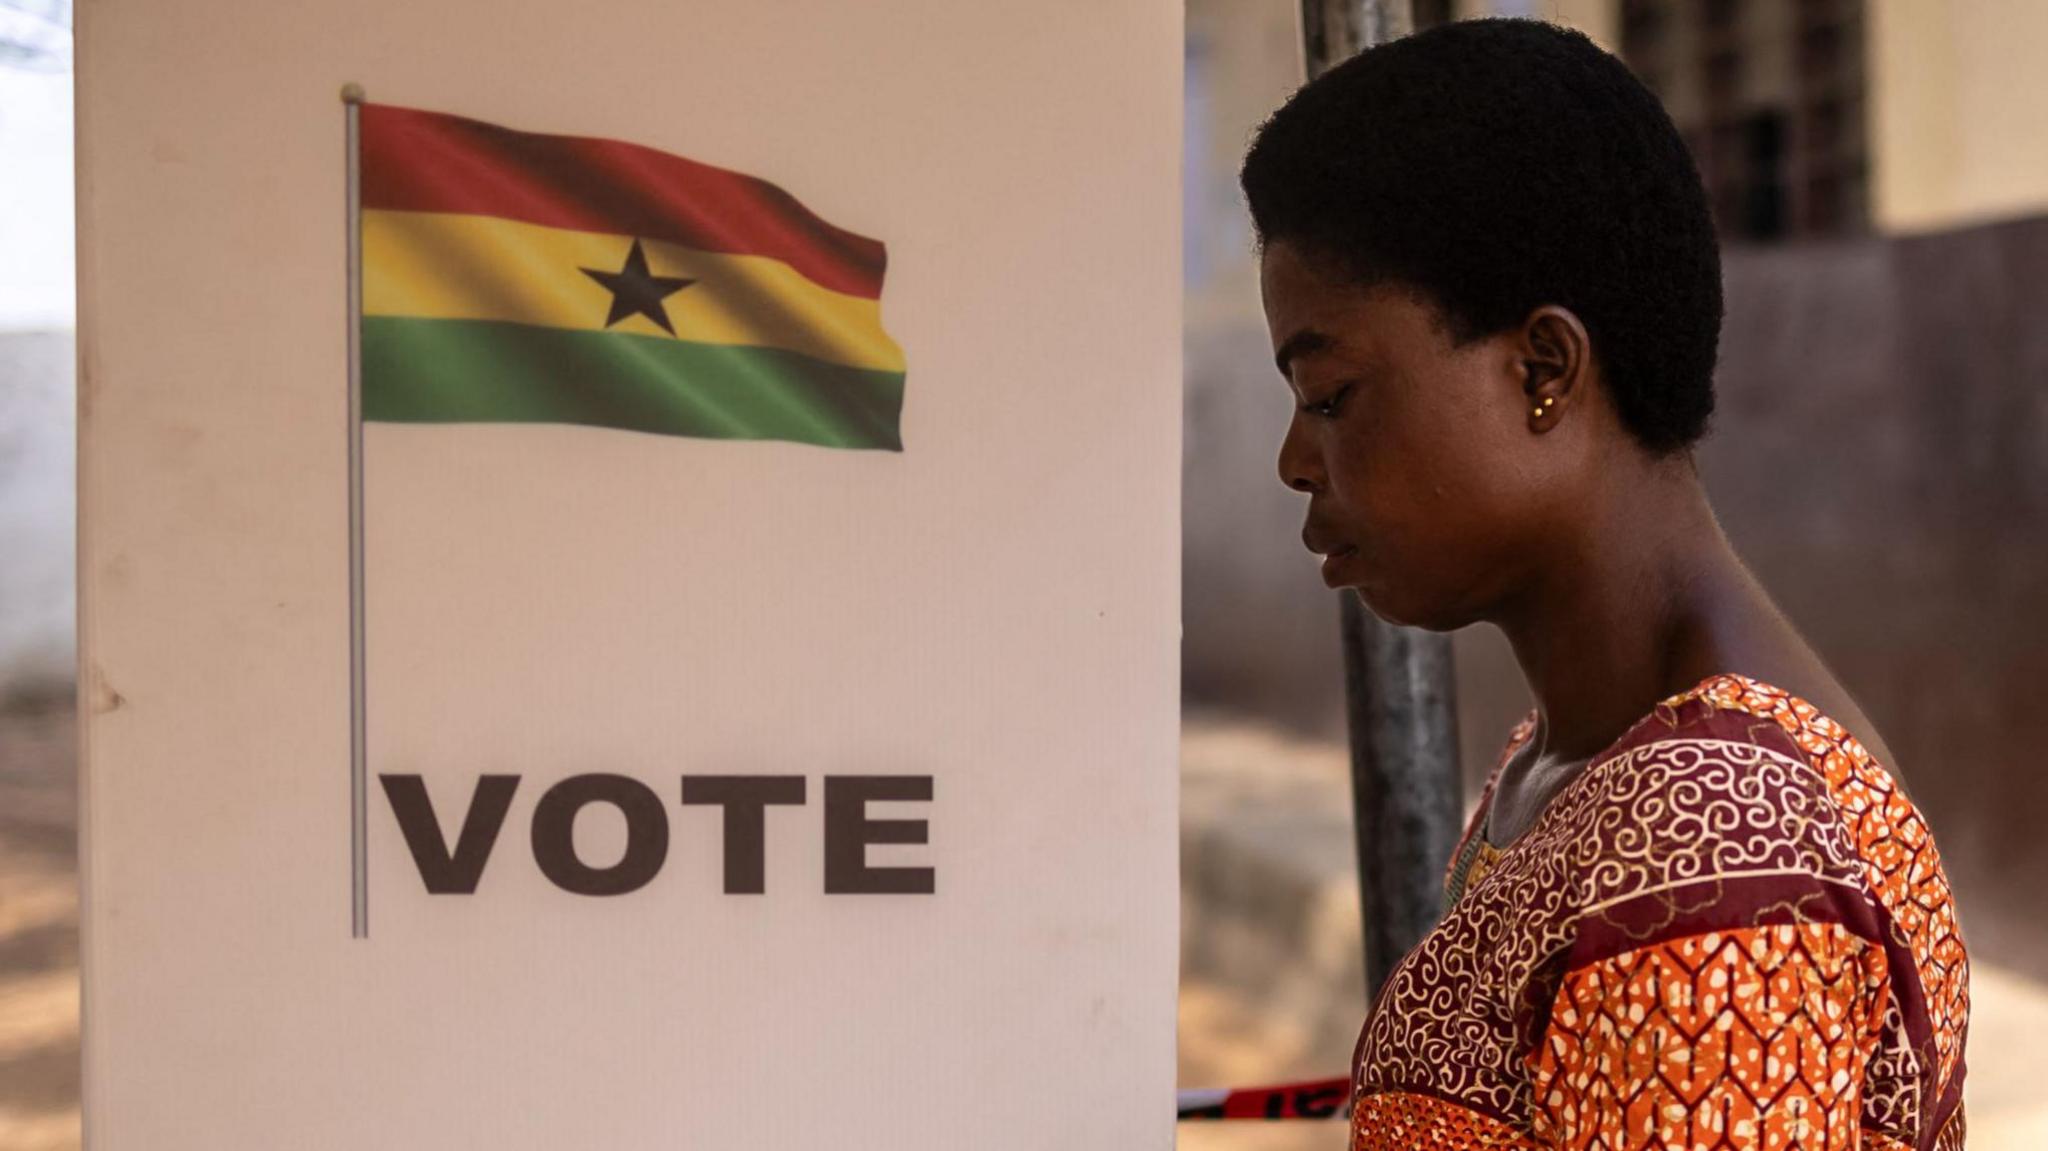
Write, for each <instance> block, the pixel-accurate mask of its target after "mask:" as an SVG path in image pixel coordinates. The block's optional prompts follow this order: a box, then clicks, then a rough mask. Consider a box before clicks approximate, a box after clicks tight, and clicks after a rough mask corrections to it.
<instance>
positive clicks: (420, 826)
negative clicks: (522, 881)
mask: <svg viewBox="0 0 2048 1151" xmlns="http://www.w3.org/2000/svg"><path fill="white" fill-rule="evenodd" d="M377 781H378V782H379V783H382V784H383V785H384V798H385V799H386V800H388V801H390V803H391V814H392V815H393V816H394V817H396V818H397V820H398V830H399V832H400V833H401V834H403V835H404V836H405V846H406V847H407V848H408V849H409V850H411V852H412V862H413V866H415V867H417V868H419V871H420V881H421V882H422V883H425V884H426V885H427V891H428V892H430V893H431V894H434V895H474V894H475V893H476V885H477V882H478V881H479V880H481V879H483V877H484V864H486V863H488V862H490V858H491V849H492V848H493V847H495V846H496V845H497V843H498V830H499V829H500V828H502V827H504V826H505V813H506V812H507V811H508V810H510V809H511V807H512V793H513V792H514V791H515V790H517V789H518V787H519V777H518V776H516V775H485V776H479V777H478V778H477V781H476V791H475V792H473V793H471V795H470V797H469V813H468V814H467V815H465V816H463V819H462V832H461V834H459V835H457V836H456V837H455V850H453V851H450V850H448V845H447V841H446V840H445V839H444V838H442V835H441V820H440V818H439V817H438V816H436V815H435V814H434V801H433V800H432V799H430V798H428V797H427V784H426V781H425V780H424V779H421V778H420V777H419V776H417V775H379V776H378V777H377Z"/></svg>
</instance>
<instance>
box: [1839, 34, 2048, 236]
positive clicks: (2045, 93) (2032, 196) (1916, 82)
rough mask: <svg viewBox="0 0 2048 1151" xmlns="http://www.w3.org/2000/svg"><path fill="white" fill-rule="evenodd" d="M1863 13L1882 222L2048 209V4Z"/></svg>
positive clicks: (1874, 191)
mask: <svg viewBox="0 0 2048 1151" xmlns="http://www.w3.org/2000/svg"><path fill="white" fill-rule="evenodd" d="M1868 10H1869V30H1870V73H1869V74H1870V78H1871V91H1870V138H1871V149H1872V155H1871V159H1872V170H1871V207H1872V210H1873V213H1874V215H1875V219H1876V223H1877V225H1878V227H1880V228H1882V229H1885V230H1887V231H1898V232H1911V231H1922V230H1927V229H1936V228H1953V227H1956V226H1957V225H1959V224H1962V223H1965V222H1973V221H1982V220H1986V219H1993V218H1998V217H2009V216H2014V215H2025V214H2032V213H2038V212H2041V211H2043V210H2044V209H2048V147H2043V146H2042V141H2043V140H2048V69H2044V68H2042V67H2041V66H2040V52H2041V45H2042V44H2043V43H2048V4H2043V3H2041V2H2040V0H1967V2H1965V0H1870V4H1869V9H1868Z"/></svg>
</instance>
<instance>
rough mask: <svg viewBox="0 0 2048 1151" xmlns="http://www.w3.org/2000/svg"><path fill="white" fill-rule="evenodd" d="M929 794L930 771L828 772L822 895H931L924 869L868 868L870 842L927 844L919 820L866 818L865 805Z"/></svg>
mask: <svg viewBox="0 0 2048 1151" xmlns="http://www.w3.org/2000/svg"><path fill="white" fill-rule="evenodd" d="M931 798H932V777H931V776H929V775H828V776H826V777H825V893H826V894H827V895H930V894H931V893H932V891H933V889H934V886H935V884H934V875H933V872H932V869H931V868H929V867H869V866H868V861H867V846H868V844H870V843H926V842H929V825H928V824H927V823H926V822H925V821H924V820H922V819H869V818H868V814H867V805H868V804H869V803H871V802H874V801H878V800H919V801H922V802H926V803H929V802H930V801H931Z"/></svg>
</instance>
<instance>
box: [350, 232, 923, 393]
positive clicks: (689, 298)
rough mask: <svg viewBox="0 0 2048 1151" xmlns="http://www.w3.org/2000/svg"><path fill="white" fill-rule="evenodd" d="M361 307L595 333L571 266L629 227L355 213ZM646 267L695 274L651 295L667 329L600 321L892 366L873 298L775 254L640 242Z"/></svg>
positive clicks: (639, 320)
mask: <svg viewBox="0 0 2048 1151" xmlns="http://www.w3.org/2000/svg"><path fill="white" fill-rule="evenodd" d="M362 236H363V314H364V315H366V316H409V317H413V318H417V319H451V320H452V319H460V320H502V321H507V322H510V323H515V324H531V325H535V326H539V327H547V328H568V329H575V330H583V331H604V330H606V329H605V318H606V316H607V315H608V314H609V312H610V309H611V302H612V296H611V293H610V292H608V291H606V290H605V288H604V287H603V286H602V285H600V284H599V283H597V282H596V281H595V280H592V279H591V278H590V277H589V276H586V275H584V274H583V271H582V269H585V268H589V269H593V270H596V271H600V272H617V271H618V270H619V269H620V268H621V267H622V266H623V265H624V264H625V262H626V253H627V251H628V250H629V249H631V248H632V246H633V239H634V238H633V237H631V236H607V235H602V234H599V233H594V232H575V231H567V230H564V229H559V228H547V227H542V226H540V225H538V224H528V223H522V222H519V221H515V220H501V219H497V218H494V217H490V216H467V215H456V214H451V213H445V212H395V211H377V210H369V211H365V212H364V213H363V229H362ZM642 247H643V249H644V250H645V252H646V255H647V263H648V267H649V270H650V271H651V272H652V273H653V274H654V275H656V276H680V277H685V278H688V279H691V280H694V281H696V282H695V283H693V284H691V285H690V286H689V287H687V288H684V289H683V290H682V291H679V292H677V293H675V294H673V295H670V296H668V297H667V298H666V299H665V300H664V301H663V303H662V306H663V307H664V308H665V309H666V310H667V312H668V317H669V322H670V323H672V324H674V325H675V329H676V332H675V335H674V336H673V337H672V336H670V335H669V334H668V333H667V332H664V331H662V330H661V328H660V327H658V326H657V325H656V324H655V323H654V322H653V321H652V320H649V319H648V318H647V317H645V316H639V315H634V316H629V317H627V318H626V319H623V320H621V321H619V323H618V324H617V325H616V326H614V327H612V328H611V329H610V330H611V331H614V332H633V333H636V334H639V335H645V336H658V337H660V338H662V339H665V340H666V339H680V340H686V341H690V342H692V343H700V344H736V345H743V346H749V347H770V348H783V349H785V350H788V351H792V352H798V353H801V354H803V355H806V356H811V357H814V358H816V359H820V360H825V361H827V362H830V363H835V364H845V365H848V366H850V367H856V368H872V369H878V370H881V371H892V372H900V371H903V370H904V365H903V351H902V349H900V348H898V347H897V346H896V342H895V341H894V340H891V339H890V338H889V335H888V333H887V332H885V331H883V330H882V306H881V301H879V300H869V299H863V298H861V297H858V296H848V295H844V294H842V293H839V292H834V291H831V290H829V289H826V288H821V287H819V286H818V285H817V284H814V283H812V282H811V281H810V280H807V279H805V278H804V277H803V275H802V274H801V273H799V272H797V271H796V270H795V269H794V268H791V267H790V266H789V265H788V264H785V263H783V262H782V261H780V260H775V259H770V258H768V257H765V256H728V255H722V254H719V253H715V252H700V251H697V250H696V249H693V248H682V247H677V246H675V245H672V244H664V243H659V242H655V241H643V242H642Z"/></svg>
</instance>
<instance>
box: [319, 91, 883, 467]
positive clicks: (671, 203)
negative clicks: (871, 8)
mask: <svg viewBox="0 0 2048 1151" xmlns="http://www.w3.org/2000/svg"><path fill="white" fill-rule="evenodd" d="M360 115H361V124H360V133H361V134H360V177H359V178H360V181H361V184H360V197H361V199H360V203H361V217H360V228H361V231H360V236H361V245H362V248H361V251H362V327H361V331H360V337H361V373H362V376H361V388H362V418H363V419H364V420H368V421H382V422H396V423H495V422H511V423H562V424H582V425H588V426H595V427H605V428H623V429H628V430H631V431H639V432H652V433H656V434H663V435H676V436H700V437H710V438H718V439H770V440H789V441H796V442H800V443H807V444H817V445H822V446H826V447H836V448H875V449H885V450H890V451H900V450H902V437H901V435H900V431H899V417H900V415H901V412H902V407H903V388H904V376H905V364H904V357H903V352H902V350H901V349H900V348H898V347H897V345H896V343H895V342H894V341H893V340H892V339H890V337H889V334H888V333H887V332H886V331H884V330H883V328H882V318H881V295H882V276H883V271H884V268H885V266H886V263H887V254H886V252H885V250H884V248H883V246H882V244H881V243H880V242H878V241H876V240H871V239H868V238H867V237H864V236H859V235H855V234H854V233H852V232H849V231H846V230H845V229H843V228H839V227H836V226H834V225H832V224H830V223H827V222H826V221H824V220H823V219H820V218H819V217H818V216H817V215H815V214H813V213H812V212H811V211H810V210H809V209H808V208H806V207H805V206H804V205H803V204H801V203H799V202H798V201H797V200H796V198H795V197H793V196H791V195H790V194H789V193H787V192H785V191H783V190H782V189H780V188H778V187H776V186H775V185H773V184H770V183H768V182H766V181H764V180H760V179H756V178H755V177H752V176H747V175H742V174H740V173H737V172H731V171H727V170H725V169H721V168H715V167H712V166H710V165H708V164H701V163H697V162H695V161H693V160H686V159H684V158H682V157H680V156H674V155H670V154H668V153H664V152H659V151H656V150H654V149H652V148H646V147H642V146H639V145H636V144H628V143H622V142H619V141H612V140H600V139H590V138H584V137H576V136H552V135H540V134H535V133H529V132H519V131H513V130H511V129H508V128H501V127H497V126H495V125H491V124H485V123H481V122H479V121H476V120H469V119H464V118H462V117H458V116H450V115H445V114H441V113H436V112H424V111H418V110H415V109H410V108H398V107H392V106H389V105H380V104H363V105H362V106H361V109H360Z"/></svg>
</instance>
